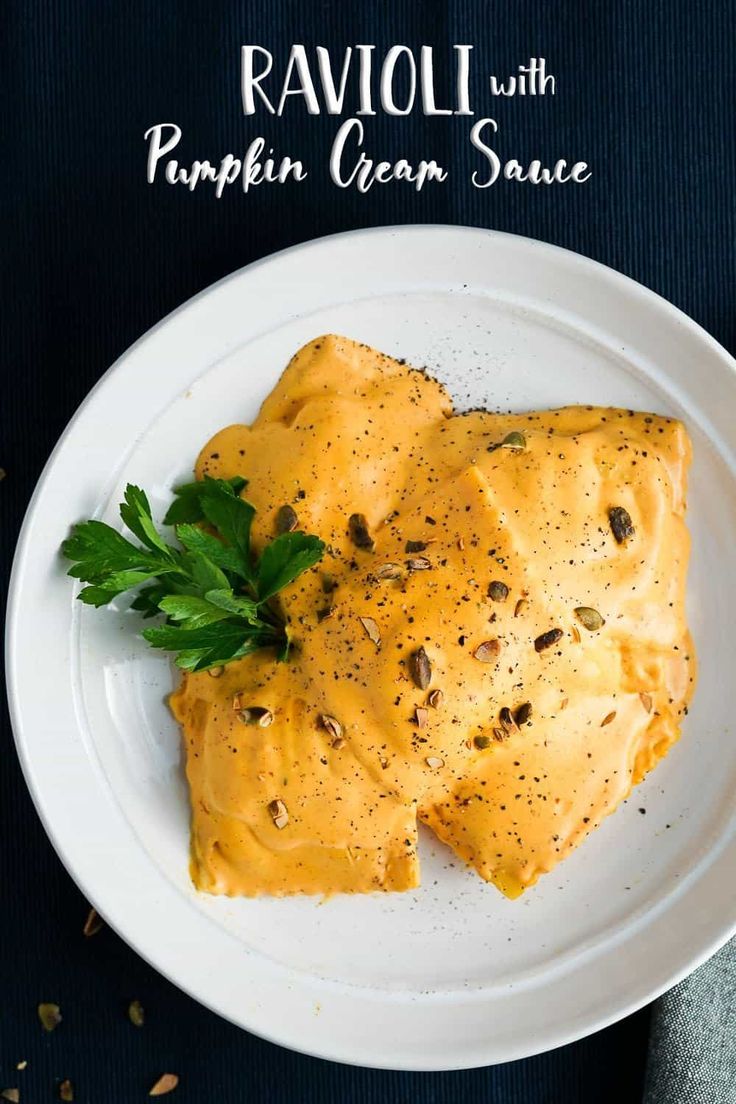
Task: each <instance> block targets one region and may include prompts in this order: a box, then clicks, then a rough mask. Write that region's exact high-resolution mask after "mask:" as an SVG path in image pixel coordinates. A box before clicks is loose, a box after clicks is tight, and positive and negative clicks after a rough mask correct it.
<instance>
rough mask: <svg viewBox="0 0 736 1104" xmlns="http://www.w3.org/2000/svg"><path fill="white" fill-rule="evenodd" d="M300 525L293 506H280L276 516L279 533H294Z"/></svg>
mask: <svg viewBox="0 0 736 1104" xmlns="http://www.w3.org/2000/svg"><path fill="white" fill-rule="evenodd" d="M298 524H299V518H298V517H297V516H296V510H295V509H294V508H293V506H289V505H285V506H279V509H278V512H277V514H276V532H277V533H293V532H294V530H295V529H296V527H297V525H298Z"/></svg>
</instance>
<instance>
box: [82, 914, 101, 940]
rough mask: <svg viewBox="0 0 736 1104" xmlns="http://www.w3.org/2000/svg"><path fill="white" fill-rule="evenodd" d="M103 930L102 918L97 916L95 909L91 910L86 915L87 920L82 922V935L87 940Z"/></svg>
mask: <svg viewBox="0 0 736 1104" xmlns="http://www.w3.org/2000/svg"><path fill="white" fill-rule="evenodd" d="M102 928H103V920H102V917H101V916H99V915H98V913H97V909H93V908H91V909H90V910H89V912H88V913H87V919H86V920H85V921H84V927H83V928H82V935H84V936H85V937H86V938H87V939H89V938H90V936H92V935H97V933H98V931H101V930H102Z"/></svg>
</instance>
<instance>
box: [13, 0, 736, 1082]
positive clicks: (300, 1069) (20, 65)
mask: <svg viewBox="0 0 736 1104" xmlns="http://www.w3.org/2000/svg"><path fill="white" fill-rule="evenodd" d="M735 15H736V11H735V10H734V5H733V3H730V2H728V0H701V2H700V3H697V2H696V3H693V0H619V2H595V0H493V2H488V3H482V2H474V0H449V2H441V0H436V2H430V3H427V2H424V3H422V2H418V0H395V2H393V3H388V2H386V3H383V4H378V3H363V4H360V3H357V4H356V3H347V2H346V0H301V2H292V0H258V2H255V3H247V2H245V0H170V2H161V0H126V2H125V3H113V2H106V0H87V2H84V0H44V2H42V0H14V2H11V3H7V4H6V5H4V13H3V39H2V43H3V45H2V51H3V55H2V65H0V90H1V91H2V121H1V122H0V135H1V138H2V146H3V149H2V152H3V158H2V166H3V167H2V177H1V178H0V179H1V181H2V183H1V184H0V188H1V189H2V200H3V204H2V210H3V241H2V249H1V251H0V256H2V323H1V330H0V341H1V342H2V360H1V361H0V372H1V373H2V375H1V376H0V418H1V422H0V465H1V466H2V467H4V468H5V469H6V470H7V477H6V479H5V480H4V481H3V482H2V483H1V484H0V559H1V567H2V572H1V574H0V584H1V585H2V587H3V588H4V589H5V587H6V584H7V573H8V570H9V566H10V558H11V554H12V548H13V545H14V541H15V535H16V532H17V528H18V526H19V524H20V521H21V518H22V514H23V511H24V509H25V506H26V504H27V501H28V498H29V495H30V493H31V490H32V488H33V485H34V482H35V480H36V478H37V476H38V474H39V472H40V470H41V467H42V465H43V463H44V461H45V460H46V458H47V456H48V453H49V451H50V449H51V447H52V446H53V444H54V441H55V439H56V438H57V436H58V434H59V433H60V432H61V430H62V429H63V427H64V425H65V423H66V422H67V420H68V418H69V417H70V415H71V414H72V412H73V411H74V409H75V407H76V406H77V404H78V403H79V402H80V401H81V400H82V399H83V397H84V395H85V394H86V392H87V391H88V390H89V388H90V387H91V386H92V385H93V384H94V383H95V381H96V380H97V379H98V377H99V376H100V375H101V373H102V372H103V371H104V370H105V369H106V368H107V367H108V365H109V364H110V363H111V362H112V361H113V360H114V359H115V358H116V357H117V356H118V355H119V354H120V353H122V352H123V351H124V350H125V348H126V347H127V346H128V345H129V344H130V343H131V342H133V341H134V340H135V339H136V338H137V337H139V336H140V335H141V334H142V333H143V332H145V330H147V329H148V328H149V326H151V325H152V324H153V323H155V322H156V321H158V320H159V319H160V318H161V317H162V316H163V315H165V314H166V313H167V312H168V311H170V310H171V309H172V308H174V307H176V306H178V305H179V304H180V303H181V302H182V301H184V300H185V299H187V298H188V297H189V296H191V295H192V294H193V293H195V292H197V291H199V290H200V289H201V288H203V287H205V286H206V285H208V284H209V283H211V282H212V281H213V280H216V279H218V278H219V277H221V276H223V275H225V274H226V273H228V272H231V271H232V270H234V269H236V268H238V267H240V266H241V265H243V264H246V263H247V262H249V261H252V260H254V259H255V258H258V257H261V256H264V255H265V254H268V253H271V252H272V251H274V250H277V249H281V248H282V247H284V246H287V245H291V244H293V243H295V242H299V241H302V240H305V239H308V238H312V237H315V236H318V235H322V234H328V233H331V232H333V231H338V230H344V229H349V228H352V227H358V226H368V225H376V224H381V223H401V222H460V223H471V224H477V225H481V226H488V227H497V228H501V229H503V230H508V231H513V232H516V233H520V234H529V235H532V236H534V237H538V238H542V239H545V240H548V241H553V242H556V243H558V244H560V245H563V246H567V247H568V248H571V249H575V250H578V251H580V252H582V253H585V254H588V255H589V256H592V257H595V258H597V259H598V260H600V261H603V262H605V263H607V264H609V265H612V266H614V267H615V268H618V269H620V270H621V271H623V272H625V273H628V274H629V275H631V276H633V277H635V278H636V279H638V280H641V281H642V282H643V283H645V284H647V285H648V286H649V287H652V288H654V289H656V290H657V291H658V292H660V293H661V294H662V295H664V296H666V297H667V298H669V299H671V300H672V301H673V302H674V303H676V304H677V305H678V306H679V307H682V308H683V309H684V310H685V311H687V312H688V313H689V314H691V315H692V316H693V317H694V318H695V319H697V321H699V322H700V323H702V324H703V325H704V326H705V327H706V328H707V329H709V330H710V331H711V332H712V333H713V334H714V335H715V336H716V337H717V338H718V339H719V340H720V341H721V342H723V343H724V344H725V345H726V346H727V347H728V348H730V349H731V350H732V351H736V312H735V311H734V286H735V284H736V270H735V269H736V266H735V264H734V240H735V233H734V231H735V229H736V228H735V226H734V223H735V221H736V219H735V207H734V202H733V195H732V186H733V185H732V182H733V180H734V169H735V168H736V165H735V160H736V158H735V156H734V142H733V138H734V133H733V123H732V112H733V106H734V83H735V82H734V65H733V60H732V59H733V51H734V47H735V46H736V41H735V39H736V34H735V33H734V25H735V19H734V17H735ZM243 42H256V43H262V44H264V45H266V46H268V47H270V48H271V49H272V50H274V51H275V52H282V51H285V50H286V49H287V48H288V45H289V44H290V43H292V42H304V43H306V44H307V45H311V46H313V45H317V44H323V45H328V46H332V47H335V48H337V47H343V46H344V45H347V44H351V43H356V42H369V43H376V44H377V46H378V50H377V53H379V54H380V52H381V50H382V49H385V48H386V47H387V46H388V45H390V44H392V43H406V44H408V45H411V46H414V47H418V46H419V45H420V44H421V43H428V44H433V45H435V46H436V47H437V48H438V53H440V54H441V52H442V50H441V48H443V47H444V48H447V47H448V45H449V44H451V43H452V42H461V43H472V44H474V46H475V55H474V61H475V63H476V65H477V68H478V71H493V72H496V73H498V74H504V73H506V72H510V71H512V70H514V69H515V68H516V66H517V65H518V64H519V63H520V62H523V61H526V60H527V59H528V58H529V56H531V55H543V56H545V57H546V58H547V60H548V65H549V68H550V70H551V71H552V72H553V73H554V74H555V75H556V77H557V95H556V96H555V97H554V98H552V97H545V98H538V99H536V100H533V99H526V100H524V99H510V100H499V101H496V102H492V101H490V98H488V97H486V96H479V97H478V100H477V105H476V106H477V108H479V109H480V110H479V114H490V115H493V116H494V117H495V118H496V119H497V120H498V122H499V125H500V128H501V130H500V134H499V136H498V139H497V142H496V148H497V149H498V150H499V152H500V153H501V154H502V156H504V157H510V156H517V157H519V158H520V159H521V160H524V159H525V158H526V159H528V158H530V157H532V156H540V157H543V158H546V159H549V160H554V159H555V158H557V157H566V158H568V159H573V160H574V159H577V158H582V159H584V160H587V161H588V162H589V163H590V165H591V166H592V169H593V177H592V179H591V180H590V181H589V182H588V183H587V184H585V185H584V186H582V187H576V186H574V185H566V186H565V187H562V188H560V187H557V188H544V187H537V188H534V187H532V186H530V185H525V186H520V185H510V184H502V183H499V184H497V185H496V186H495V187H493V188H491V189H488V190H486V191H476V190H474V189H473V188H472V187H471V186H470V184H469V172H470V169H471V168H472V167H475V166H476V164H478V162H477V161H476V160H474V159H473V157H472V156H471V151H470V147H469V145H468V144H467V132H468V129H469V125H470V121H469V120H467V119H449V120H448V119H424V118H423V117H421V116H417V115H414V116H412V117H411V118H408V119H403V120H402V119H398V120H397V119H388V118H386V117H383V116H380V115H379V116H378V117H376V118H375V119H369V120H366V144H367V147H368V149H369V150H370V151H372V152H374V153H375V154H376V156H379V157H389V158H390V157H395V156H397V155H399V154H402V155H404V156H407V157H409V158H410V159H411V158H419V157H421V156H427V157H435V158H436V159H437V160H438V161H439V162H441V163H443V164H446V165H448V166H449V167H450V168H451V170H452V179H451V180H450V181H448V183H447V184H444V185H442V186H437V185H429V186H428V187H426V188H425V190H424V191H423V192H421V193H419V194H417V193H415V192H414V191H413V190H412V189H410V188H408V187H406V186H401V185H393V186H391V185H387V186H383V187H377V188H375V189H374V190H373V191H371V192H370V193H369V194H368V195H359V194H357V193H356V192H355V191H353V190H347V191H339V190H338V189H336V188H335V187H333V186H332V185H330V184H329V183H328V181H327V175H326V164H327V152H328V149H329V145H330V142H331V139H332V136H333V134H334V132H335V130H336V128H337V125H338V123H337V121H336V120H335V119H334V118H330V117H325V116H322V117H320V118H307V117H306V116H305V113H304V111H303V109H302V107H301V106H300V105H299V104H298V103H294V104H291V105H290V106H289V108H287V113H286V116H285V117H284V118H282V119H281V120H274V119H272V118H270V117H267V116H266V115H263V114H262V115H258V116H256V117H255V118H254V119H244V118H243V116H242V115H241V113H240V98H239V77H238V73H239V68H238V67H239V46H240V44H241V43H243ZM439 72H440V73H441V72H442V65H440V66H439ZM486 102H487V103H489V109H488V110H487V111H486V109H485V107H484V106H482V105H484V104H485V103H486ZM164 121H175V122H177V123H178V124H179V125H180V126H181V127H182V129H183V131H184V135H183V139H182V143H181V146H180V152H181V155H182V159H183V160H184V161H191V159H192V158H195V157H207V156H209V157H211V158H212V159H213V160H215V159H219V157H221V156H222V155H223V154H224V153H225V152H227V151H233V152H237V151H238V149H240V148H242V147H243V146H244V145H245V144H247V142H248V141H249V140H250V139H251V138H253V137H255V136H256V135H257V134H261V133H262V134H263V135H264V136H265V137H266V138H267V140H268V141H269V142H270V143H271V144H273V146H274V147H275V149H276V151H277V153H286V152H288V153H290V154H291V155H292V156H295V157H297V156H301V157H303V158H304V160H305V162H307V163H308V164H309V166H310V168H311V173H310V177H309V179H308V180H307V181H306V182H305V183H303V184H301V185H298V186H297V185H289V186H285V187H265V186H264V187H261V188H258V189H255V190H253V191H252V192H251V193H250V194H249V195H247V196H244V195H243V194H242V193H241V192H240V191H239V190H238V189H237V188H235V187H233V188H230V189H229V190H228V191H227V193H226V194H225V196H224V197H223V198H222V199H221V200H220V201H219V202H218V201H216V200H215V199H214V198H213V196H212V195H211V193H210V191H209V189H207V188H206V187H204V186H201V187H200V188H199V189H198V190H197V191H196V192H195V193H194V194H189V193H188V192H187V191H186V190H185V189H183V188H172V187H168V186H166V185H164V184H159V185H157V186H154V187H149V186H148V185H147V184H146V181H145V146H144V142H143V132H144V130H145V129H146V128H147V127H148V126H150V125H151V124H153V123H156V122H164ZM476 157H477V155H476ZM246 309H247V305H246ZM141 403H145V395H142V396H141ZM39 693H43V682H42V679H41V681H40V683H39ZM48 705H49V709H51V710H53V702H52V701H49V703H48ZM89 832H90V836H92V835H93V834H94V832H95V825H94V824H93V823H90V825H89ZM0 897H1V900H2V908H1V910H0V935H1V938H0V1088H2V1087H5V1086H12V1085H18V1086H19V1087H20V1088H21V1090H22V1097H21V1099H22V1100H23V1101H45V1100H52V1099H55V1087H54V1085H55V1081H56V1080H57V1079H59V1078H63V1077H70V1078H71V1079H72V1080H73V1081H74V1082H75V1085H76V1092H77V1097H76V1098H77V1100H79V1101H89V1102H99V1104H107V1102H111V1104H127V1102H128V1101H131V1102H132V1101H137V1100H142V1099H144V1098H145V1095H146V1092H147V1089H148V1088H149V1086H150V1084H151V1083H152V1082H153V1080H155V1078H156V1077H157V1076H158V1074H159V1073H160V1072H162V1071H163V1070H165V1069H168V1070H172V1071H174V1072H176V1073H178V1074H179V1075H180V1076H181V1084H180V1087H179V1089H178V1090H177V1092H176V1094H175V1096H174V1097H172V1098H171V1099H172V1100H173V1099H176V1100H177V1101H181V1102H182V1104H183V1102H185V1101H195V1100H209V1101H217V1102H218V1104H220V1102H221V1104H230V1102H236V1101H246V1100H258V1099H266V1100H268V1101H270V1102H272V1104H281V1102H282V1101H283V1102H286V1101H308V1102H313V1101H314V1102H316V1101H326V1102H329V1101H341V1102H342V1101H350V1102H353V1101H355V1102H360V1104H374V1102H376V1104H378V1102H382V1101H390V1102H397V1104H399V1102H407V1104H410V1102H414V1101H417V1102H419V1104H444V1102H450V1101H453V1102H454V1101H460V1100H462V1101H474V1100H482V1101H487V1102H488V1104H583V1102H585V1104H590V1102H593V1101H596V1102H597V1101H604V1100H611V1101H616V1102H617V1104H626V1102H629V1101H631V1102H634V1101H638V1100H639V1097H640V1091H641V1082H642V1075H643V1066H644V1061H645V1055H646V1044H647V1027H648V1013H647V1011H646V1010H645V1011H643V1012H641V1013H639V1014H638V1015H636V1016H635V1017H633V1018H631V1019H630V1020H628V1021H626V1022H624V1023H621V1024H619V1025H618V1026H616V1027H613V1028H610V1029H609V1030H607V1031H605V1032H603V1033H601V1034H599V1035H597V1036H595V1037H592V1038H590V1039H587V1040H584V1041H582V1042H580V1043H577V1044H575V1045H573V1046H570V1047H567V1048H565V1049H563V1050H560V1051H558V1052H556V1053H552V1054H549V1055H546V1056H541V1057H538V1058H534V1059H531V1060H529V1061H527V1062H521V1063H515V1064H514V1065H511V1066H507V1067H501V1068H496V1069H488V1070H479V1071H471V1072H468V1073H452V1074H437V1075H412V1074H391V1073H380V1072H374V1071H367V1070H353V1069H349V1068H344V1067H339V1066H332V1065H329V1064H328V1063H325V1062H321V1061H316V1060H312V1059H309V1058H304V1057H300V1056H298V1055H295V1054H292V1053H288V1052H286V1051H282V1050H279V1049H278V1048H276V1047H273V1046H271V1045H269V1044H267V1043H264V1042H261V1041H260V1040H258V1039H256V1038H253V1037H251V1036H249V1035H246V1034H245V1033H243V1032H241V1031H239V1030H238V1029H236V1028H234V1027H232V1026H230V1025H229V1024H226V1023H224V1022H222V1021H220V1020H219V1019H218V1018H216V1017H215V1016H213V1015H211V1014H210V1013H208V1012H206V1011H204V1010H203V1009H202V1008H200V1007H199V1006H198V1005H196V1004H195V1003H194V1002H193V1001H191V1000H189V999H188V998H187V997H185V996H183V995H182V994H181V993H179V992H178V991H177V990H176V989H175V988H174V987H173V986H171V985H170V984H168V983H167V982H165V981H164V980H162V979H161V978H160V977H159V976H158V975H157V974H156V973H155V972H154V971H153V970H152V969H150V968H149V967H148V966H147V965H145V964H144V963H143V962H141V961H140V960H139V959H138V958H137V957H136V955H135V954H133V953H132V952H131V951H130V950H129V949H128V948H127V947H126V946H125V945H124V944H123V943H122V942H121V941H120V940H119V939H118V938H117V937H116V936H115V935H113V934H112V933H111V932H110V931H109V930H105V931H104V932H102V933H101V934H99V935H98V936H96V937H95V938H93V939H91V940H84V939H83V938H82V935H81V927H82V923H83V921H84V917H85V914H86V906H85V903H84V901H83V899H82V898H81V896H80V894H79V892H78V891H77V890H76V889H75V887H74V886H73V885H72V884H71V882H70V880H69V878H68V877H67V875H66V874H65V872H64V871H63V869H62V868H61V866H60V864H59V862H58V860H57V858H56V856H55V855H54V853H53V851H52V849H51V847H50V845H49V843H48V842H47V839H46V837H45V835H44V833H43V830H42V829H41V826H40V824H39V823H38V821H37V819H36V817H35V814H34V812H33V809H32V806H31V802H30V799H29V797H28V796H27V793H26V791H25V787H24V784H23V781H22V778H21V775H20V771H19V769H18V766H17V763H16V760H15V756H14V752H13V749H12V740H11V735H10V731H9V726H8V722H7V716H6V715H5V714H4V713H3V716H2V732H1V734H0ZM132 997H137V998H139V999H140V1000H141V1001H142V1002H143V1004H144V1005H145V1007H146V1010H147V1014H148V1019H147V1024H146V1026H145V1028H144V1029H143V1030H141V1031H136V1029H134V1028H133V1027H131V1026H130V1024H129V1023H128V1022H127V1020H126V1017H125V1008H126V1005H127V1002H128V1001H129V1000H130V999H131V998H132ZM40 1000H55V1001H58V1002H59V1003H60V1004H61V1006H62V1009H63V1013H64V1022H63V1024H62V1026H61V1027H60V1028H59V1029H58V1030H57V1031H56V1032H55V1033H54V1034H53V1035H52V1036H48V1037H47V1036H44V1035H43V1033H42V1032H41V1030H40V1027H39V1025H38V1022H37V1019H36V1011H35V1008H36V1004H37V1003H38V1001H40ZM21 1059H27V1060H28V1062H29V1065H28V1068H27V1069H26V1070H25V1071H23V1072H16V1070H15V1063H16V1062H18V1061H19V1060H21ZM673 1104H674V1102H673Z"/></svg>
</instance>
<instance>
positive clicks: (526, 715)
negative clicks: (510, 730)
mask: <svg viewBox="0 0 736 1104" xmlns="http://www.w3.org/2000/svg"><path fill="white" fill-rule="evenodd" d="M531 715H532V703H531V702H524V704H523V705H520V706H519V708H518V709H517V710H516V712H515V713H514V720H515V721H516V723H517V725H518V726H519V728H521V726H522V725H525V724H527V722H528V721H529V720H530V718H531Z"/></svg>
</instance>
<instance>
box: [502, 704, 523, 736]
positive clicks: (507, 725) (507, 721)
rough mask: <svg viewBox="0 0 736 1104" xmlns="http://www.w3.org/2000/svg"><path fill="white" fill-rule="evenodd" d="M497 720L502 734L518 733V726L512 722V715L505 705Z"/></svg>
mask: <svg viewBox="0 0 736 1104" xmlns="http://www.w3.org/2000/svg"><path fill="white" fill-rule="evenodd" d="M498 719H499V721H500V722H501V727H502V728H503V730H504V732H506V733H509V734H510V733H512V732H518V731H519V726H518V725H517V723H516V721H515V720H514V715H513V713H512V712H511V710H510V709H509V707H508V706H507V705H505V706H504V707H503V709H502V710H501V712H500V713H499V715H498Z"/></svg>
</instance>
